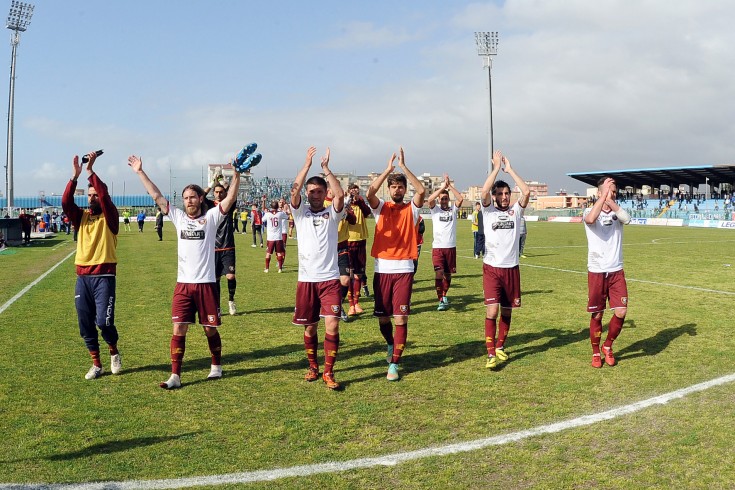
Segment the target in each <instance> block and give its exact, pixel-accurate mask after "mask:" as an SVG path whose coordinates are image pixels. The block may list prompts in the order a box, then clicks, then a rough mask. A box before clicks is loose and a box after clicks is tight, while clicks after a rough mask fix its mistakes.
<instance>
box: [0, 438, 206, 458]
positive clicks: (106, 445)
mask: <svg viewBox="0 0 735 490" xmlns="http://www.w3.org/2000/svg"><path fill="white" fill-rule="evenodd" d="M200 433H201V431H197V432H186V433H184V434H178V435H175V436H157V437H134V438H132V439H119V440H112V441H107V442H101V443H99V444H92V445H91V446H87V447H85V448H82V449H79V450H76V451H70V452H65V453H58V454H52V455H49V456H42V457H41V458H40V459H45V460H47V461H71V460H75V459H82V458H90V457H92V456H97V455H100V454H114V453H120V452H123V451H128V450H130V449H135V448H138V447H150V446H154V445H156V444H161V443H165V442H168V441H175V440H177V439H185V438H193V437H194V436H196V435H197V434H200ZM35 459H37V458H22V459H12V460H0V463H2V464H7V463H19V462H22V461H32V460H35Z"/></svg>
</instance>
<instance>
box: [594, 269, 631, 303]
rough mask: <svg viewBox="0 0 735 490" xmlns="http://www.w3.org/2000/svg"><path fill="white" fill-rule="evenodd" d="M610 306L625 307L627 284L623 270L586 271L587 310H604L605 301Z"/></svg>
mask: <svg viewBox="0 0 735 490" xmlns="http://www.w3.org/2000/svg"><path fill="white" fill-rule="evenodd" d="M606 300H607V301H609V302H610V308H627V306H628V285H627V284H626V282H625V272H624V271H623V270H622V269H620V270H619V271H615V272H587V311H588V312H589V313H598V312H600V311H605V301H606Z"/></svg>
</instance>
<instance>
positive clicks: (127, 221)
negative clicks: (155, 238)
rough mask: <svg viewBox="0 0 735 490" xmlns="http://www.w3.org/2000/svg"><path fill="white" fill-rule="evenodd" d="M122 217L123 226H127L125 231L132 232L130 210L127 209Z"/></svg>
mask: <svg viewBox="0 0 735 490" xmlns="http://www.w3.org/2000/svg"><path fill="white" fill-rule="evenodd" d="M122 216H123V224H124V225H125V231H130V210H129V209H126V210H125V211H123V213H122ZM67 235H68V233H67Z"/></svg>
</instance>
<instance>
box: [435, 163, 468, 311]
mask: <svg viewBox="0 0 735 490" xmlns="http://www.w3.org/2000/svg"><path fill="white" fill-rule="evenodd" d="M449 191H452V194H453V195H454V199H455V200H454V203H453V204H451V205H450V202H449ZM437 199H438V200H439V206H437V205H436V202H437ZM428 201H429V209H430V210H431V221H432V223H433V225H434V226H433V229H434V231H433V235H434V241H433V242H432V244H431V261H432V263H433V265H434V287H435V288H436V296H437V298H438V299H439V306H438V307H437V310H439V311H445V310H446V309H447V308H449V300H448V299H447V292H448V291H449V286H451V284H452V274H456V273H457V210H458V209H459V208H460V206H462V202H464V198H463V197H462V194H460V193H459V191H458V190H457V189H455V187H454V186H453V185H452V182H451V181H450V180H449V175H447V174H444V181H443V182H442V185H441V186H439V188H438V189H437V190H435V191H434V192H433V193H432V194H431V195H430V196H429V199H428Z"/></svg>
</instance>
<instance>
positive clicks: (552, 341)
mask: <svg viewBox="0 0 735 490" xmlns="http://www.w3.org/2000/svg"><path fill="white" fill-rule="evenodd" d="M545 338H548V339H549V340H547V341H546V342H545V343H543V344H541V345H529V346H526V344H530V343H533V342H536V341H539V340H541V339H545ZM585 339H589V328H582V329H580V330H578V331H569V330H561V329H559V328H547V329H546V330H542V331H541V332H523V333H519V334H517V335H513V327H512V324H511V329H510V332H509V333H508V338H507V340H506V343H505V345H506V347H507V349H506V350H507V352H508V355H509V356H510V358H509V359H508V360H507V361H506V362H504V363H502V364H500V365H499V366H498V367H497V368H495V370H497V371H501V370H503V369H505V367H506V366H507V365H508V364H510V363H512V362H514V361H517V360H519V359H523V358H524V357H526V356H530V355H534V354H540V353H542V352H546V351H547V350H549V349H555V348H559V347H563V346H565V345H569V344H574V343H576V342H579V341H581V340H585ZM483 346H484V342H483Z"/></svg>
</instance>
